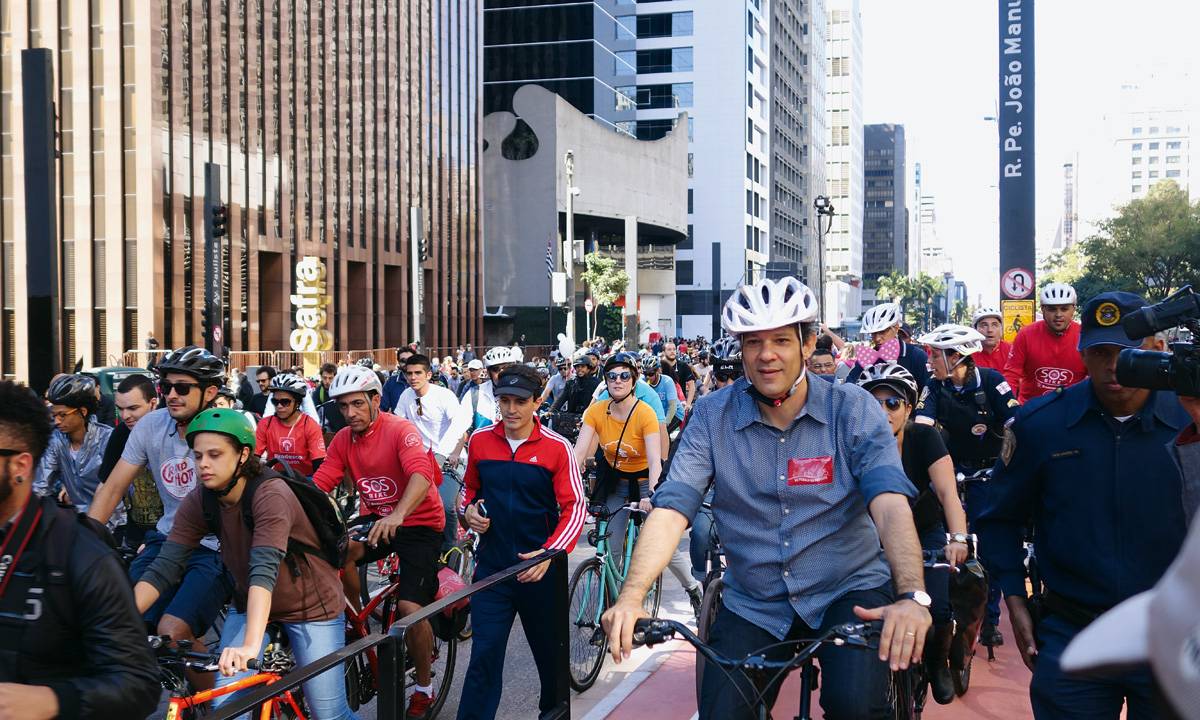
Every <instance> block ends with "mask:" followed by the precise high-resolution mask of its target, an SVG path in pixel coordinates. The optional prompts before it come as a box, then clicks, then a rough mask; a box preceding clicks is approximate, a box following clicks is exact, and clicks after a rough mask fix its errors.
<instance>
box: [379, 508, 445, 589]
mask: <svg viewBox="0 0 1200 720" xmlns="http://www.w3.org/2000/svg"><path fill="white" fill-rule="evenodd" d="M442 539H443V538H442V533H441V532H440V531H437V530H434V529H433V528H429V527H423V526H419V525H418V526H413V527H401V528H399V529H398V530H396V534H395V535H394V536H393V537H392V542H391V544H390V545H382V544H381V545H378V546H376V547H371V546H370V545H363V551H364V553H363V556H362V558H360V559H359V561H358V564H359V565H366V564H367V563H372V562H375V561H376V560H382V559H384V558H385V557H387V556H388V555H390V554H392V553H396V557H397V558H398V559H399V561H400V562H399V565H400V589H399V590H398V591H397V593H396V599H397V600H407V601H409V602H414V603H416V604H418V605H428V604H429V603H431V602H433V599H434V597H435V596H436V595H437V591H438V563H439V561H440V560H441V554H442Z"/></svg>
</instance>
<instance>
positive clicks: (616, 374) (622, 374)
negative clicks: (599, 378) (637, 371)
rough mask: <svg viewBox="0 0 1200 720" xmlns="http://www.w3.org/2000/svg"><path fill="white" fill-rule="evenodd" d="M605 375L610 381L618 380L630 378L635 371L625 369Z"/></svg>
mask: <svg viewBox="0 0 1200 720" xmlns="http://www.w3.org/2000/svg"><path fill="white" fill-rule="evenodd" d="M604 377H606V378H608V381H609V382H616V381H618V380H628V379H629V378H631V377H633V373H631V372H629V371H628V370H623V371H621V372H610V373H608V374H607V375H605V376H604Z"/></svg>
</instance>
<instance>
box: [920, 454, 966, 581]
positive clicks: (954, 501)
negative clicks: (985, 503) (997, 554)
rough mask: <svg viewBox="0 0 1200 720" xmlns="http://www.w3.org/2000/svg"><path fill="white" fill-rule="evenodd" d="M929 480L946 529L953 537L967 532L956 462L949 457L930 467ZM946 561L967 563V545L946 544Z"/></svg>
mask: <svg viewBox="0 0 1200 720" xmlns="http://www.w3.org/2000/svg"><path fill="white" fill-rule="evenodd" d="M929 479H930V481H931V484H932V485H933V492H934V494H935V495H937V499H938V501H939V502H940V503H941V504H942V512H943V514H944V515H945V517H946V529H947V530H948V531H949V532H950V534H952V535H957V534H958V533H963V534H966V532H967V513H966V512H965V511H964V510H963V506H962V502H961V501H960V500H959V499H958V483H956V482H955V480H954V461H953V460H951V459H950V456H949V455H943V456H942V457H941V459H939V460H937V461H936V462H934V463H933V464H932V465H930V466H929ZM945 555H946V561H947V562H949V563H951V564H952V565H958V564H960V563H964V562H966V561H967V546H966V544H965V543H957V542H949V543H946V550H945Z"/></svg>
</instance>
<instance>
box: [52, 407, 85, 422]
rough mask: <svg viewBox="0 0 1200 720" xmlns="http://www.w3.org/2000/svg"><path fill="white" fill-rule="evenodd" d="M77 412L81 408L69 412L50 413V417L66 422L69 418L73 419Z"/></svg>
mask: <svg viewBox="0 0 1200 720" xmlns="http://www.w3.org/2000/svg"><path fill="white" fill-rule="evenodd" d="M77 412H79V408H75V409H74V410H67V411H66V412H56V413H50V417H52V418H54V419H55V420H66V419H67V418H69V417H71V416H72V415H74V414H75V413H77Z"/></svg>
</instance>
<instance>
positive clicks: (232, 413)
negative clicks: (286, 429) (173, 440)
mask: <svg viewBox="0 0 1200 720" xmlns="http://www.w3.org/2000/svg"><path fill="white" fill-rule="evenodd" d="M203 432H215V433H221V434H222V435H228V436H229V437H231V438H233V439H234V440H236V441H237V442H238V443H239V444H241V445H243V446H245V447H248V448H250V450H251V451H252V452H253V451H254V450H255V447H254V425H253V424H252V423H251V422H250V418H248V417H246V416H245V415H243V414H242V413H240V412H238V411H237V410H233V409H231V408H211V409H209V410H205V411H204V412H202V413H200V414H199V415H197V416H196V417H194V418H192V422H191V423H190V424H188V428H187V444H188V447H192V442H193V439H194V438H195V437H196V435H198V434H200V433H203Z"/></svg>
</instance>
